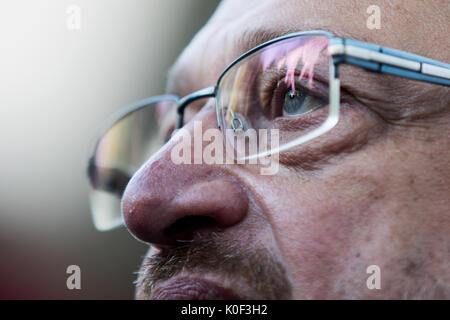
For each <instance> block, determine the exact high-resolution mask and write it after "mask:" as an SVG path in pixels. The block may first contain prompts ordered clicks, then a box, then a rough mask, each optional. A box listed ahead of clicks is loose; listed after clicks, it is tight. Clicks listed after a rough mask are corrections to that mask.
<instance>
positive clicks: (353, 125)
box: [123, 0, 450, 299]
mask: <svg viewBox="0 0 450 320" xmlns="http://www.w3.org/2000/svg"><path fill="white" fill-rule="evenodd" d="M370 5H372V2H371V1H339V2H337V1H322V0H315V1H298V0H283V1H275V0H264V1H261V0H251V1H239V0H225V1H223V2H222V3H221V5H220V6H219V8H218V10H217V11H216V13H215V14H214V16H213V17H212V18H211V19H210V21H209V22H208V23H207V25H206V26H205V27H204V28H203V29H202V30H201V31H200V32H199V33H198V34H197V36H196V37H195V38H194V39H193V40H192V42H191V43H190V44H189V46H188V47H187V48H186V49H185V50H184V52H183V53H182V55H181V56H180V57H179V59H178V60H177V62H176V64H175V65H174V67H173V68H172V70H171V72H170V78H169V82H168V92H169V93H173V94H177V95H178V96H184V95H186V94H189V93H191V92H194V91H196V90H198V89H201V88H204V87H208V86H211V85H214V84H215V83H216V81H217V78H218V76H219V75H220V74H221V73H222V71H223V70H224V69H225V67H226V66H227V65H228V64H229V63H230V62H232V61H233V60H234V59H235V58H236V57H237V56H239V55H240V54H242V53H244V52H245V51H246V50H248V49H250V48H251V47H254V46H255V45H257V44H259V43H262V42H264V41H267V40H270V39H271V38H274V37H276V36H278V35H282V34H287V33H290V32H295V31H304V30H316V29H323V30H328V31H330V32H332V33H334V34H335V35H338V36H344V37H349V38H353V39H357V40H361V41H367V42H371V43H375V44H378V45H381V46H387V47H392V48H396V49H400V50H403V51H409V52H412V53H415V54H419V55H423V56H426V57H430V58H433V59H436V60H439V61H443V62H446V63H449V62H450V53H449V51H448V48H449V47H450V43H449V41H450V40H449V39H448V37H447V30H448V27H449V21H450V9H449V7H448V5H447V2H446V1H433V2H427V3H426V4H425V3H424V2H422V1H411V0H407V1H406V0H404V1H383V2H382V3H380V4H378V5H379V6H380V8H381V16H382V24H381V29H379V30H369V29H368V28H367V27H366V19H367V16H368V15H367V14H366V9H367V7H369V6H370ZM340 74H341V86H342V110H341V117H340V121H339V123H338V124H337V126H336V127H335V128H334V129H333V130H332V131H330V132H329V133H327V134H325V135H323V136H321V137H319V138H317V139H316V140H314V141H312V142H311V143H309V144H307V145H304V146H303V145H302V146H299V147H296V148H294V149H292V150H290V151H288V152H286V153H285V154H282V155H281V156H280V170H279V173H278V174H276V175H273V176H263V175H260V174H259V171H258V170H257V169H255V168H253V167H250V166H242V165H205V164H203V165H178V166H176V165H174V164H173V163H171V160H170V150H171V148H172V147H173V146H174V142H173V141H169V142H168V144H167V145H166V146H165V147H164V148H163V149H162V150H160V152H159V153H158V154H157V155H155V156H154V157H152V158H151V159H150V160H149V161H148V162H147V163H146V164H145V165H144V166H143V167H142V168H141V169H140V170H139V171H138V172H137V173H136V174H135V175H134V176H133V178H132V180H131V181H130V183H129V184H128V186H127V189H126V192H125V195H124V198H123V212H124V217H125V221H126V224H127V227H128V228H129V229H130V231H131V232H132V233H133V234H134V235H135V236H136V237H137V238H139V239H140V240H142V241H146V242H149V243H151V244H154V246H152V248H151V250H150V251H149V253H148V257H147V258H146V259H145V260H144V263H143V267H142V269H141V274H140V277H139V279H138V282H137V297H138V298H142V299H146V298H149V297H150V296H151V294H152V289H157V288H158V287H159V286H162V285H163V282H164V281H165V280H167V279H170V278H171V277H173V276H180V275H182V276H186V277H190V276H192V277H195V278H202V279H207V280H209V281H213V282H217V283H220V284H221V285H222V286H224V287H225V288H233V289H234V290H236V291H237V292H238V294H239V295H240V296H241V297H242V296H243V297H247V298H252V297H257V298H292V299H350V298H351V299H363V298H364V299H366V298H368V299H392V298H398V299H403V298H406V299H414V298H415V299H419V298H447V299H448V298H450V271H449V270H450V212H449V211H450V210H449V208H450V188H449V183H450V166H449V159H450V139H449V137H450V95H449V89H448V88H446V87H443V86H438V85H431V84H427V83H421V82H414V81H412V80H407V79H403V78H399V77H394V76H388V75H380V74H376V73H370V72H367V71H364V70H362V69H357V68H354V67H350V66H342V67H341V70H340ZM196 106H197V108H198V109H200V108H202V109H201V111H200V112H199V113H198V114H197V115H196V116H195V119H197V120H202V125H203V127H204V128H205V129H206V128H208V127H216V126H217V122H216V118H215V117H216V115H215V110H214V101H211V100H206V101H203V103H200V104H196ZM186 128H187V129H188V130H193V126H192V123H188V124H187V125H186ZM191 216H197V217H209V218H210V219H206V220H205V219H204V220H201V219H199V220H196V221H194V223H190V224H188V223H187V220H186V219H184V220H182V218H183V217H191ZM177 222H178V223H177ZM180 229H181V231H180ZM188 229H189V230H188ZM173 230H176V231H173ZM186 230H188V231H189V232H188V233H186ZM181 234H182V235H183V237H181V238H183V239H185V238H186V236H187V237H190V238H189V241H187V242H186V243H183V246H180V244H179V243H178V244H177V242H176V239H177V238H180V235H181ZM205 253H207V254H205ZM246 257H247V258H246ZM211 259H212V260H211ZM214 259H215V260H214ZM227 259H229V260H227ZM258 261H259V263H258ZM221 264H222V267H221ZM370 265H377V266H379V267H380V270H381V289H380V290H369V289H368V288H367V286H366V280H367V278H368V276H369V275H368V274H367V273H366V269H367V267H368V266H370ZM214 266H217V267H214ZM258 268H260V269H258ZM255 270H259V271H255ZM274 288H275V289H274ZM281 293H282V294H281Z"/></svg>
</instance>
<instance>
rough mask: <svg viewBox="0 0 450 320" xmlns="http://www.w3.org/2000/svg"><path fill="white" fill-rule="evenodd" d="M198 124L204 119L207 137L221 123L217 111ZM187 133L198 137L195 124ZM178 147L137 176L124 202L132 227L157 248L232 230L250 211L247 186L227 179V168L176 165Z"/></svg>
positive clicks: (164, 152) (167, 150) (162, 152)
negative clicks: (199, 236)
mask: <svg viewBox="0 0 450 320" xmlns="http://www.w3.org/2000/svg"><path fill="white" fill-rule="evenodd" d="M193 120H201V123H202V129H203V130H202V131H203V132H205V130H206V129H207V128H212V127H215V125H216V124H217V120H216V115H215V112H214V109H213V108H205V110H202V111H201V112H200V113H199V114H198V115H197V116H196V117H195V119H193ZM185 129H186V130H187V131H188V132H189V133H190V135H191V137H193V132H194V130H193V121H191V122H190V123H189V124H187V125H186V126H185ZM196 134H198V132H196ZM192 139H201V137H198V136H197V137H195V138H194V137H193V138H192ZM178 143H181V142H178ZM183 143H186V142H185V141H184V140H183ZM176 144H177V142H176V141H171V142H169V143H168V145H166V146H165V147H164V149H163V150H160V151H159V153H158V154H156V155H154V156H153V157H152V158H151V159H149V161H148V162H147V163H146V164H145V165H143V166H142V167H141V169H140V170H139V171H138V172H137V173H135V175H134V176H133V177H132V179H131V180H130V182H129V184H128V186H127V188H126V190H125V193H124V196H123V198H122V212H123V217H124V220H125V224H126V226H127V228H128V229H129V230H130V232H131V233H132V234H133V235H134V236H135V237H136V238H138V239H140V240H141V241H144V242H148V243H151V244H153V245H161V246H164V245H173V244H175V243H176V242H177V240H189V239H191V238H192V237H193V236H194V234H196V233H201V234H202V233H208V232H212V231H214V232H221V231H225V230H229V229H230V228H231V227H233V226H234V225H237V224H238V223H239V222H240V221H242V220H243V219H244V217H245V216H246V214H247V210H248V202H249V201H248V196H247V195H246V192H245V187H244V186H243V185H242V183H241V182H240V181H239V180H237V179H235V178H234V177H233V176H231V175H230V174H227V173H226V171H225V170H224V166H221V165H216V164H214V165H211V164H209V165H208V164H204V163H201V164H175V163H174V162H173V161H172V160H171V150H172V148H173V147H174V146H175V145H176ZM190 145H191V146H192V147H193V145H194V143H191V144H190ZM202 146H205V143H202ZM202 149H204V148H202ZM191 150H192V149H191ZM192 151H193V150H192ZM193 154H194V152H191V155H193ZM191 163H194V159H192V161H191ZM196 163H198V161H196Z"/></svg>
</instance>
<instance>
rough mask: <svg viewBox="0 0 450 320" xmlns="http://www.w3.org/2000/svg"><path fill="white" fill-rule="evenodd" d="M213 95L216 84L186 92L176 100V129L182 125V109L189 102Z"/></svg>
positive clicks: (214, 94)
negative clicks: (185, 94)
mask: <svg viewBox="0 0 450 320" xmlns="http://www.w3.org/2000/svg"><path fill="white" fill-rule="evenodd" d="M215 96H216V86H211V87H207V88H203V89H200V90H198V91H195V92H193V93H191V94H188V95H187V96H185V97H183V98H181V99H180V100H179V102H178V107H177V123H176V129H180V128H181V127H182V126H183V120H184V111H185V109H186V107H187V106H188V105H189V104H190V103H192V102H194V101H196V100H198V99H203V98H211V97H215Z"/></svg>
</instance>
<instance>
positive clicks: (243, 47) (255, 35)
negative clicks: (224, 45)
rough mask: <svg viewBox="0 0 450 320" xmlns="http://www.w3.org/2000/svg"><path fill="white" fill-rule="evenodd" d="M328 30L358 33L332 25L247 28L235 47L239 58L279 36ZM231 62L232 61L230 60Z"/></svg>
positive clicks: (343, 35) (344, 35) (339, 33)
mask: <svg viewBox="0 0 450 320" xmlns="http://www.w3.org/2000/svg"><path fill="white" fill-rule="evenodd" d="M315 30H316V31H318V30H321V31H322V30H323V31H328V32H330V33H331V34H333V35H334V36H335V37H339V38H354V37H355V36H356V35H355V34H351V33H349V32H346V31H344V30H340V29H336V28H335V27H330V26H323V25H322V26H317V25H316V26H308V27H303V28H301V29H299V28H291V27H285V28H281V29H273V28H257V29H249V30H245V31H244V32H243V33H242V34H241V35H240V36H239V37H238V38H236V42H235V47H236V48H237V49H238V51H239V54H238V55H237V56H236V58H238V57H239V56H240V55H242V54H244V53H246V52H247V51H249V50H251V49H253V48H255V47H257V46H259V45H260V44H263V43H265V42H267V41H270V40H273V39H275V38H279V37H282V36H285V35H288V34H290V33H296V32H303V31H315ZM358 38H359V39H360V40H361V41H365V39H364V37H361V36H359V37H358ZM230 63H231V62H230Z"/></svg>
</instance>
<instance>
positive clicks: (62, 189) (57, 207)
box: [0, 0, 219, 299]
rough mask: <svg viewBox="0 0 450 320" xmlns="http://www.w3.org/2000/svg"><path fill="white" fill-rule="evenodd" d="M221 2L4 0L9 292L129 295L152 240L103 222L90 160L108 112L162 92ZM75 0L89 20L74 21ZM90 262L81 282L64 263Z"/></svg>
mask: <svg viewBox="0 0 450 320" xmlns="http://www.w3.org/2000/svg"><path fill="white" fill-rule="evenodd" d="M218 2H219V1H218V0H72V1H66V0H39V1H36V0H2V1H1V2H0V155H1V157H0V299H1V298H3V299H5V298H7V299H15V298H21V299H33V298H38V299H103V298H105V299H129V298H132V297H133V294H134V286H133V284H132V282H133V281H134V280H135V277H136V276H135V274H133V272H135V271H137V270H138V267H139V264H140V262H141V259H142V256H143V255H144V254H145V252H146V250H147V247H146V246H145V245H143V244H141V243H138V242H137V241H136V240H135V239H134V238H133V237H132V236H131V235H130V234H129V233H128V231H127V230H126V229H120V230H116V231H111V232H108V233H100V232H97V231H96V230H95V229H94V228H93V226H92V223H91V218H90V213H89V209H88V202H87V179H86V178H85V170H86V160H87V158H88V153H89V150H90V147H91V145H92V143H93V138H94V136H95V134H96V133H97V131H98V128H99V126H100V125H101V124H102V122H103V121H104V120H105V119H106V118H107V117H108V116H109V115H110V114H111V113H112V112H114V111H116V110H118V109H120V108H121V107H122V106H124V105H127V104H129V103H131V102H133V101H135V100H139V99H142V98H145V97H148V96H151V95H154V94H160V93H163V92H164V85H165V81H166V72H167V69H168V68H169V67H170V65H171V64H172V63H173V62H174V60H175V59H176V57H177V56H178V54H179V53H180V52H181V50H182V49H183V48H184V47H185V46H186V45H187V44H188V43H189V41H190V39H191V38H192V37H193V36H194V35H195V33H196V32H197V31H198V30H199V29H200V28H201V26H202V25H203V24H204V23H205V22H206V21H207V19H208V18H209V17H210V15H211V14H212V13H213V11H214V9H215V7H216V6H217V4H218ZM70 5H76V6H78V7H79V8H80V10H81V11H80V17H81V20H80V22H81V24H80V27H81V28H80V29H75V30H69V29H68V28H67V20H68V19H69V16H70V15H71V14H70V13H67V12H66V10H67V8H68V7H69V6H70ZM72 264H75V265H79V266H80V267H81V286H82V288H81V290H72V291H70V290H68V289H67V287H66V279H67V276H68V275H67V274H66V268H67V266H69V265H72Z"/></svg>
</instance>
